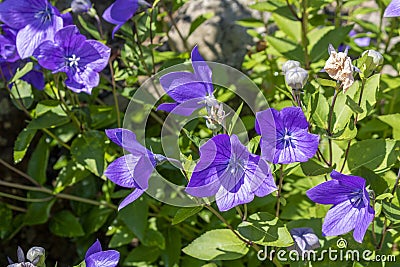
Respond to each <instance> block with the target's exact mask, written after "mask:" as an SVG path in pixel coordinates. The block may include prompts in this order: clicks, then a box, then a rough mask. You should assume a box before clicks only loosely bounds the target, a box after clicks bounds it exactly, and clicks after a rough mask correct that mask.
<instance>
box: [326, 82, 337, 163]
mask: <svg viewBox="0 0 400 267" xmlns="http://www.w3.org/2000/svg"><path fill="white" fill-rule="evenodd" d="M338 93H339V88H338V87H337V88H335V93H334V95H333V98H332V105H331V107H330V109H329V119H328V138H329V139H328V144H329V162H328V163H329V166H332V161H333V151H332V138H331V136H332V127H333V110H334V108H335V104H336V99H337V96H338Z"/></svg>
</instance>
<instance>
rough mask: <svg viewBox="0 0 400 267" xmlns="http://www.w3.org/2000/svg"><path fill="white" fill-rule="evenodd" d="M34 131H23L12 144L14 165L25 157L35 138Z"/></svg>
mask: <svg viewBox="0 0 400 267" xmlns="http://www.w3.org/2000/svg"><path fill="white" fill-rule="evenodd" d="M35 134H36V130H32V129H27V128H25V129H23V130H22V132H20V133H19V135H18V137H17V140H16V141H15V143H14V163H19V162H21V160H22V159H23V158H24V157H25V154H26V151H27V150H28V148H29V145H30V144H31V142H32V139H33V137H35Z"/></svg>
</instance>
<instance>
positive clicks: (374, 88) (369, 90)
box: [354, 74, 381, 121]
mask: <svg viewBox="0 0 400 267" xmlns="http://www.w3.org/2000/svg"><path fill="white" fill-rule="evenodd" d="M380 78H381V76H380V74H375V75H372V76H371V77H369V78H368V79H367V81H366V82H365V85H364V91H363V95H362V98H361V108H362V110H363V112H362V113H361V114H359V115H358V121H360V120H362V119H364V118H365V117H367V116H368V115H370V114H371V113H373V112H374V111H375V104H376V97H377V93H378V90H379V83H380ZM360 93H361V90H360V91H357V94H356V95H355V97H354V99H357V101H358V99H359V98H360Z"/></svg>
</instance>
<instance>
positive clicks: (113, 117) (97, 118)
mask: <svg viewBox="0 0 400 267" xmlns="http://www.w3.org/2000/svg"><path fill="white" fill-rule="evenodd" d="M89 110H90V119H91V124H90V125H91V127H92V129H100V128H106V127H107V126H110V125H112V124H113V123H115V122H116V121H117V112H116V110H115V107H109V106H90V107H89Z"/></svg>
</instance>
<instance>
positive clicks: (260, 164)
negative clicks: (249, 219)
mask: <svg viewBox="0 0 400 267" xmlns="http://www.w3.org/2000/svg"><path fill="white" fill-rule="evenodd" d="M275 190H276V185H275V182H274V179H273V177H272V174H271V170H270V168H269V166H268V163H267V162H266V161H264V160H263V159H261V158H260V157H259V156H257V155H254V154H251V153H250V152H249V151H248V150H247V148H246V147H245V146H244V145H242V143H240V141H239V139H238V137H237V136H236V135H232V136H231V137H229V136H228V135H226V134H219V135H217V136H214V137H213V138H211V139H210V140H208V141H207V142H206V143H205V144H204V145H202V146H201V147H200V160H199V162H198V163H197V165H196V167H195V168H194V171H193V174H192V177H191V178H190V181H189V184H188V185H187V188H186V192H187V193H189V194H191V195H192V196H196V197H210V196H214V195H215V198H216V202H217V205H218V208H219V210H220V211H226V210H229V209H231V208H233V207H235V206H237V205H240V204H244V203H249V202H251V201H252V200H253V199H254V195H256V196H258V197H264V196H266V195H268V194H270V193H271V192H273V191H275Z"/></svg>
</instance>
